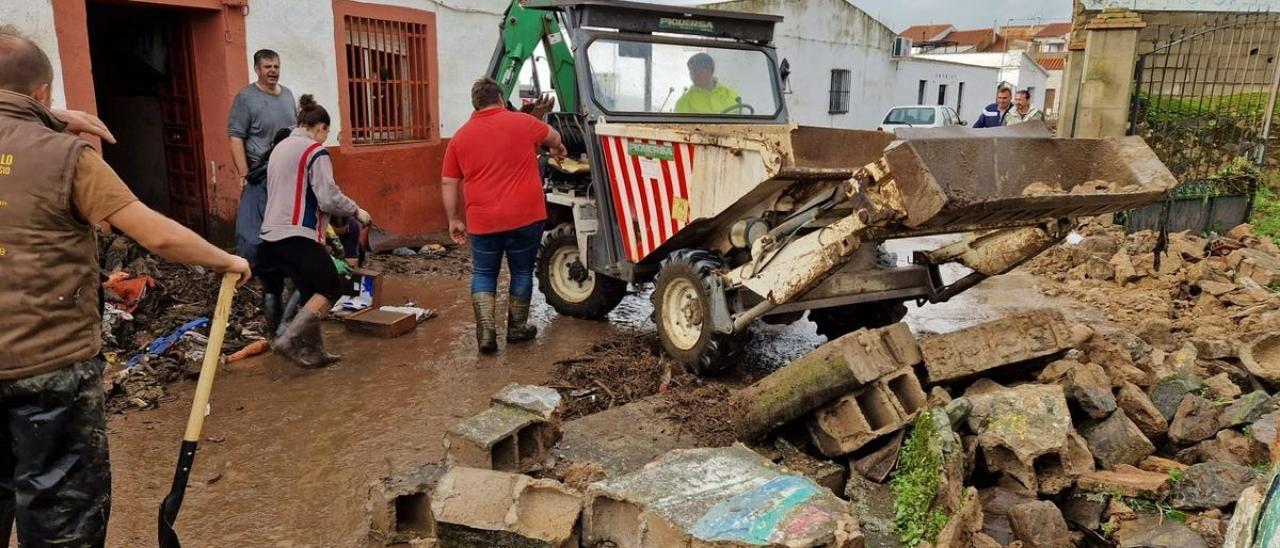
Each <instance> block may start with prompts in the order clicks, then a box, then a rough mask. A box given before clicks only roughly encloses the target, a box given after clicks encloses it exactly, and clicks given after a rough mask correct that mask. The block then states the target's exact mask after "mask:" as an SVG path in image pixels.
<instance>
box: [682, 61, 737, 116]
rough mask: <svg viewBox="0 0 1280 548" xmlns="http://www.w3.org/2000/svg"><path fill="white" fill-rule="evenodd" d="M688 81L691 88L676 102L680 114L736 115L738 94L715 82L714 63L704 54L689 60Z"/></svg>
mask: <svg viewBox="0 0 1280 548" xmlns="http://www.w3.org/2000/svg"><path fill="white" fill-rule="evenodd" d="M689 79H691V80H693V87H690V88H689V90H688V91H686V92H684V95H682V96H680V99H679V100H678V101H676V112H677V113H681V114H722V113H726V111H732V112H730V113H732V114H737V108H735V107H737V105H738V97H739V95H738V92H737V91H735V90H734V89H733V88H730V87H728V86H726V85H724V84H721V83H720V82H719V80H716V62H715V60H714V59H712V58H711V56H710V55H707V54H705V53H698V54H695V55H694V56H693V57H690V58H689Z"/></svg>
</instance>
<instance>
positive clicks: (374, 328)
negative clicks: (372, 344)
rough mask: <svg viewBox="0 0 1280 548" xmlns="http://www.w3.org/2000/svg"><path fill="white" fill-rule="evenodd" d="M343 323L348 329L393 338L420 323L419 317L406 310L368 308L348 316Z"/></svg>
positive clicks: (411, 329)
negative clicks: (405, 311)
mask: <svg viewBox="0 0 1280 548" xmlns="http://www.w3.org/2000/svg"><path fill="white" fill-rule="evenodd" d="M342 323H343V324H344V325H346V326H347V331H351V332H354V333H364V334H366V335H373V336H375V337H382V338H386V339H392V338H395V337H399V336H400V335H404V334H405V333H408V332H410V331H413V328H414V327H417V325H418V318H417V317H415V316H414V315H413V314H406V313H404V312H388V311H386V310H379V309H377V308H366V309H364V310H361V311H359V312H356V313H355V314H352V315H350V316H347V317H346V319H344V320H342Z"/></svg>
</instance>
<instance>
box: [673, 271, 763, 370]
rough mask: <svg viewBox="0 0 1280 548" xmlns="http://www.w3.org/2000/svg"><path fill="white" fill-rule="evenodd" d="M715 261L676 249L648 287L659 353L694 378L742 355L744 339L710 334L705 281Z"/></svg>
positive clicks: (709, 287)
mask: <svg viewBox="0 0 1280 548" xmlns="http://www.w3.org/2000/svg"><path fill="white" fill-rule="evenodd" d="M719 266H720V262H719V260H717V259H716V258H715V257H714V256H713V255H711V254H710V253H707V252H705V251H696V250H681V251H677V252H675V253H673V254H672V255H671V257H669V258H668V259H667V260H665V261H663V263H662V269H661V270H660V271H659V272H658V279H657V281H656V282H655V283H654V288H653V296H652V299H653V321H654V323H656V324H658V338H659V339H660V340H661V341H662V348H663V350H665V351H666V352H667V354H668V355H670V356H671V357H672V358H675V359H676V360H677V361H679V362H681V363H683V364H684V365H685V367H687V368H689V371H691V372H692V373H694V374H695V375H706V374H710V373H715V372H717V371H720V370H723V369H725V368H726V367H728V366H730V365H732V364H733V363H734V362H735V361H737V360H738V358H740V357H741V356H742V351H743V347H744V346H746V342H747V337H746V336H745V335H733V334H724V333H718V332H716V330H715V328H714V327H713V326H712V321H711V296H712V294H713V293H712V292H713V291H718V289H715V288H714V287H713V286H712V285H711V283H710V280H711V277H712V276H714V275H715V271H716V269H717V268H718V267H719Z"/></svg>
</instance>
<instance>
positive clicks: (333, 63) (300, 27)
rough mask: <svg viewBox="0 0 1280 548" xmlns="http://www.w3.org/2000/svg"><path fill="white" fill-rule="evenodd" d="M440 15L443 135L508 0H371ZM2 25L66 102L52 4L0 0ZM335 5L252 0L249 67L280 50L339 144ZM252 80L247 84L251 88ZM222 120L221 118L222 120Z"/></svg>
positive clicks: (485, 59)
mask: <svg viewBox="0 0 1280 548" xmlns="http://www.w3.org/2000/svg"><path fill="white" fill-rule="evenodd" d="M366 2H367V3H373V4H384V5H394V6H401V7H408V8H414V9H420V10H424V11H430V12H434V13H435V14H436V29H437V33H438V36H437V39H436V47H437V48H438V49H439V54H438V55H437V60H438V64H439V78H440V90H439V92H440V120H439V122H440V135H441V136H442V137H449V136H451V135H453V132H454V131H456V130H457V129H458V127H459V126H461V125H462V124H463V123H464V122H466V120H467V118H468V117H470V116H471V110H472V109H471V98H470V94H471V82H472V81H474V80H475V79H476V78H479V77H480V76H482V75H484V71H485V69H486V68H488V65H489V58H490V57H491V56H492V55H493V47H494V46H495V45H496V44H497V42H498V35H497V25H498V21H499V19H500V18H501V17H502V15H503V13H504V12H505V10H506V7H507V5H508V1H507V0H449V1H445V0H439V1H437V0H372V1H369V0H366ZM0 24H12V25H14V26H16V27H18V29H19V30H21V31H22V32H24V33H26V34H27V35H28V36H29V37H30V38H32V39H33V40H34V41H35V42H36V43H37V44H39V45H40V47H41V48H42V49H43V50H44V51H45V52H46V53H47V54H48V55H49V58H50V60H51V61H52V62H53V69H54V74H55V75H57V77H56V78H55V81H54V86H53V91H54V105H55V106H58V107H63V106H65V105H66V94H65V93H64V88H63V78H62V77H61V76H62V64H61V62H60V60H59V56H58V40H57V35H56V34H55V31H54V17H53V7H52V4H51V3H50V2H49V1H47V0H0ZM333 25H334V20H333V3H332V2H331V1H330V0H253V2H252V8H251V9H250V10H249V15H248V17H247V18H246V20H245V34H246V36H245V41H246V46H247V49H248V51H246V52H245V66H247V67H249V74H250V77H251V78H252V74H253V59H252V56H253V52H254V51H257V50H259V49H263V48H267V49H273V50H275V51H277V52H279V53H280V57H281V64H282V67H281V68H282V73H281V78H280V81H281V83H283V84H284V85H285V86H287V87H289V89H291V90H293V92H294V96H295V97H298V96H301V95H302V94H304V93H310V94H312V95H315V97H316V101H317V102H319V103H320V104H321V105H323V106H325V107H326V108H328V109H329V112H330V114H331V115H333V118H334V128H333V129H334V131H330V133H329V135H330V137H329V142H328V143H326V144H328V145H335V144H337V138H338V137H337V136H338V135H339V131H338V130H340V129H341V127H340V126H341V120H340V119H339V118H340V117H339V116H338V112H339V108H340V105H339V104H338V81H339V79H338V65H337V51H336V48H335V46H334V26H333ZM248 83H249V82H248V81H246V82H245V84H246V85H247V84H248ZM219 123H220V122H219Z"/></svg>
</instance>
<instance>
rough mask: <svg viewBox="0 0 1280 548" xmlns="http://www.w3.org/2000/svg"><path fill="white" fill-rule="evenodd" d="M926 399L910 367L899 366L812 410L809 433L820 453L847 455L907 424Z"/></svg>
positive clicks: (925, 403) (832, 455)
mask: <svg viewBox="0 0 1280 548" xmlns="http://www.w3.org/2000/svg"><path fill="white" fill-rule="evenodd" d="M928 399H929V398H928V395H926V394H925V393H924V390H923V389H921V388H920V381H919V380H918V379H916V376H915V374H914V373H913V372H912V371H911V368H905V369H900V370H898V371H896V372H894V373H891V374H889V375H885V376H884V377H881V378H880V379H878V380H876V381H875V382H873V383H871V384H870V385H868V386H865V387H863V388H860V389H858V390H856V391H854V392H853V393H851V394H849V395H847V396H845V397H843V398H840V399H838V400H836V401H835V403H832V404H830V405H828V406H826V407H823V408H821V409H819V410H817V411H816V412H814V414H813V416H812V417H810V419H809V435H810V437H812V438H813V443H814V445H817V446H818V450H819V451H821V452H822V454H823V455H826V456H828V457H837V456H840V455H847V454H849V453H852V452H854V451H856V450H857V449H858V448H860V447H862V446H863V445H866V444H867V443H869V442H871V441H872V440H874V439H876V438H878V437H880V436H883V435H885V434H888V433H891V432H893V431H895V430H898V429H900V428H902V427H903V426H906V424H907V423H909V422H911V420H912V419H914V418H915V416H916V414H917V413H919V412H920V410H921V409H924V408H925V406H926V405H928Z"/></svg>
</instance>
